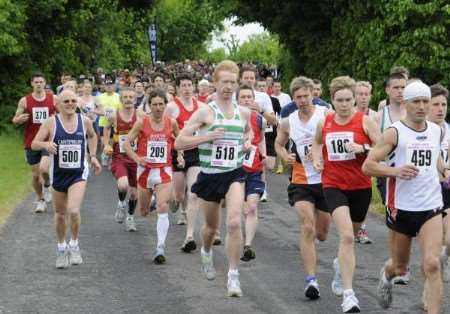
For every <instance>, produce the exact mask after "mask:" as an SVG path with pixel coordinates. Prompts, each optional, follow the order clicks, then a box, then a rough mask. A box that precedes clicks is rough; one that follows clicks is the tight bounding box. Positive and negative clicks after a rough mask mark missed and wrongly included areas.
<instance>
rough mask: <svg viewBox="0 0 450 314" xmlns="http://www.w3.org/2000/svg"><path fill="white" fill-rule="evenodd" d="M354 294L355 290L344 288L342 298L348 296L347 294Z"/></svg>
mask: <svg viewBox="0 0 450 314" xmlns="http://www.w3.org/2000/svg"><path fill="white" fill-rule="evenodd" d="M354 294H355V292H354V291H353V289H345V290H344V298H345V297H348V296H351V295H354Z"/></svg>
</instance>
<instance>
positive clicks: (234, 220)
mask: <svg viewBox="0 0 450 314" xmlns="http://www.w3.org/2000/svg"><path fill="white" fill-rule="evenodd" d="M227 230H228V233H236V232H238V231H239V230H241V217H239V216H237V217H230V218H229V219H228V221H227Z"/></svg>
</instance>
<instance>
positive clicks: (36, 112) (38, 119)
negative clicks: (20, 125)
mask: <svg viewBox="0 0 450 314" xmlns="http://www.w3.org/2000/svg"><path fill="white" fill-rule="evenodd" d="M32 112H33V123H36V124H42V123H43V122H44V121H45V120H47V118H48V107H33V108H32Z"/></svg>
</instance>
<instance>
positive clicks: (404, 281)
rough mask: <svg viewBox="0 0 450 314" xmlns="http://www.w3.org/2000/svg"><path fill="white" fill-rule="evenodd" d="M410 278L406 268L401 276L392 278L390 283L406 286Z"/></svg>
mask: <svg viewBox="0 0 450 314" xmlns="http://www.w3.org/2000/svg"><path fill="white" fill-rule="evenodd" d="M410 277H411V272H410V271H409V267H408V271H407V272H406V273H404V274H402V275H397V276H395V277H394V278H392V283H393V284H395V285H404V286H406V285H407V284H408V283H409V280H410Z"/></svg>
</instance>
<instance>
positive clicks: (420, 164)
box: [406, 142, 434, 172]
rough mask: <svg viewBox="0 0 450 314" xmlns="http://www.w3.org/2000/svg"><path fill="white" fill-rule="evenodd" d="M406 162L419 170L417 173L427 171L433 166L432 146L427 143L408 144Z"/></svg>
mask: <svg viewBox="0 0 450 314" xmlns="http://www.w3.org/2000/svg"><path fill="white" fill-rule="evenodd" d="M406 161H407V163H409V164H412V165H414V166H416V167H417V168H419V171H420V172H422V171H429V170H430V169H431V165H433V164H434V163H433V146H432V145H431V144H430V143H429V142H423V143H417V142H413V143H408V144H407V145H406Z"/></svg>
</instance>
